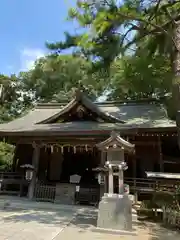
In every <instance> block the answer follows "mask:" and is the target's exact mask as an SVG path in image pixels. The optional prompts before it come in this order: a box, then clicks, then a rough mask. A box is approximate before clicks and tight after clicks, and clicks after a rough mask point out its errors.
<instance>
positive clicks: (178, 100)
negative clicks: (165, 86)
mask: <svg viewBox="0 0 180 240" xmlns="http://www.w3.org/2000/svg"><path fill="white" fill-rule="evenodd" d="M174 41H175V44H176V47H175V51H174V62H173V72H174V79H173V81H172V104H171V113H172V117H173V118H174V119H176V117H177V111H179V110H180V21H178V22H176V24H175V31H174Z"/></svg>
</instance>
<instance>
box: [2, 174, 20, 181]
mask: <svg viewBox="0 0 180 240" xmlns="http://www.w3.org/2000/svg"><path fill="white" fill-rule="evenodd" d="M0 179H1V180H2V179H23V174H20V173H16V172H0Z"/></svg>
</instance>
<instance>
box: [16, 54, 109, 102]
mask: <svg viewBox="0 0 180 240" xmlns="http://www.w3.org/2000/svg"><path fill="white" fill-rule="evenodd" d="M19 77H20V79H21V82H22V84H23V89H24V91H27V92H29V93H31V94H32V96H33V100H35V101H37V100H39V101H43V102H48V101H52V100H54V101H67V100H69V98H71V97H72V93H73V89H74V88H83V89H84V90H85V91H87V92H88V94H89V96H90V97H91V98H92V99H96V98H97V97H98V96H100V95H101V94H102V93H103V91H104V90H105V89H106V86H107V84H108V79H104V78H102V77H101V76H100V75H99V74H98V73H90V63H89V62H88V61H87V60H86V59H84V58H83V57H78V56H72V55H59V56H57V55H56V56H47V57H45V58H42V59H40V60H38V61H37V62H36V65H35V68H34V69H32V70H30V71H28V72H24V73H20V76H19Z"/></svg>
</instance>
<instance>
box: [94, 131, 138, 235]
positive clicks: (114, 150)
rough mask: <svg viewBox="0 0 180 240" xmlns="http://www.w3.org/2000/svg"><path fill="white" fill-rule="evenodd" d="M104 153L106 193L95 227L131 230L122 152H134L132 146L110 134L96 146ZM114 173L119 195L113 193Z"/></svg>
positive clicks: (130, 204) (130, 203) (125, 166)
mask: <svg viewBox="0 0 180 240" xmlns="http://www.w3.org/2000/svg"><path fill="white" fill-rule="evenodd" d="M97 147H98V148H99V149H100V150H101V151H104V152H106V153H107V154H106V156H107V159H106V160H105V165H106V167H107V168H108V193H105V194H104V196H103V197H102V199H101V201H100V203H99V211H98V221H97V227H98V228H102V229H110V230H127V231H130V230H132V201H131V200H130V198H129V193H128V192H125V191H124V176H123V174H124V171H125V170H126V169H127V168H128V167H127V164H126V162H125V160H124V152H125V151H128V152H131V153H132V152H134V145H133V144H131V143H129V142H127V141H126V140H124V139H123V138H121V137H120V135H119V134H117V133H116V132H112V134H111V136H110V138H108V139H107V140H105V141H104V142H101V143H99V144H97ZM114 171H116V172H118V179H119V184H118V187H119V193H118V194H116V193H114V179H113V178H114V176H113V173H114Z"/></svg>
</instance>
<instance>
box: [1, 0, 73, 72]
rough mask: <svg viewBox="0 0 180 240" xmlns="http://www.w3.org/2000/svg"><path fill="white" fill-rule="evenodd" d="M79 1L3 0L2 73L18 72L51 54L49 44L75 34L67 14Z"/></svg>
mask: <svg viewBox="0 0 180 240" xmlns="http://www.w3.org/2000/svg"><path fill="white" fill-rule="evenodd" d="M73 5H75V0H0V9H1V17H0V32H1V39H0V41H1V44H0V72H1V73H4V74H11V73H18V72H19V71H21V70H22V71H23V70H27V69H28V68H29V67H31V65H32V63H33V62H34V60H35V59H36V58H38V57H41V56H43V55H44V54H45V52H46V51H47V50H46V48H45V44H44V43H45V42H46V41H50V42H51V41H52V42H53V41H57V40H61V39H63V36H64V34H63V33H64V31H70V32H73V31H74V29H75V25H74V24H72V22H67V21H66V17H67V11H68V8H69V7H70V6H73Z"/></svg>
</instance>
